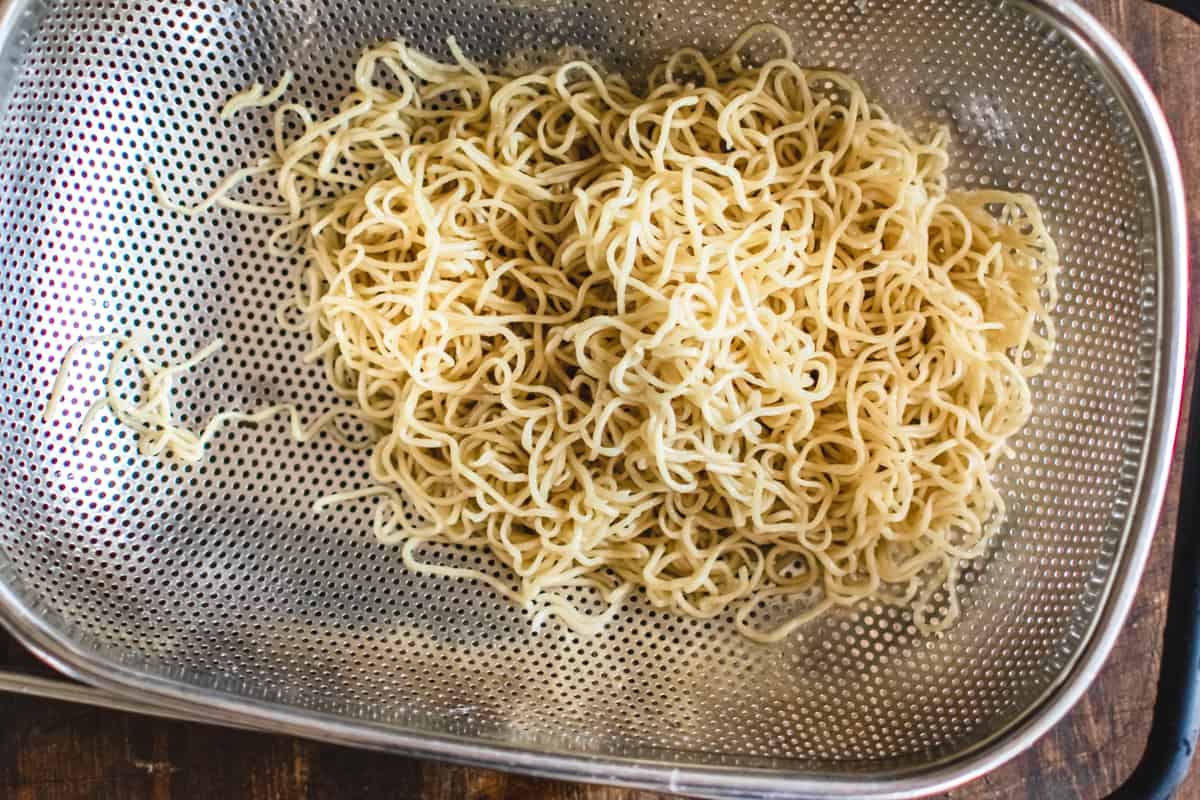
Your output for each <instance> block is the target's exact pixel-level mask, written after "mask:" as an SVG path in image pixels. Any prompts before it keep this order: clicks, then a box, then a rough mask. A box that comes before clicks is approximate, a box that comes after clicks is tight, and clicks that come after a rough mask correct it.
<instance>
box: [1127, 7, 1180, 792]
mask: <svg viewBox="0 0 1200 800" xmlns="http://www.w3.org/2000/svg"><path fill="white" fill-rule="evenodd" d="M1163 5H1170V3H1163ZM1181 487H1182V491H1180V497H1179V517H1178V522H1177V524H1176V526H1175V554H1174V557H1173V559H1172V562H1171V592H1170V594H1169V595H1168V600H1167V623H1166V625H1165V626H1164V627H1163V647H1162V663H1161V664H1160V666H1159V672H1158V693H1157V695H1156V696H1155V698H1154V718H1153V720H1152V721H1151V723H1150V735H1149V737H1148V738H1147V739H1146V749H1145V751H1144V752H1143V753H1142V759H1141V761H1139V762H1138V765H1137V766H1136V767H1135V768H1134V770H1133V772H1132V773H1131V774H1130V775H1129V777H1128V778H1127V779H1126V780H1125V783H1123V784H1121V786H1120V788H1118V789H1117V790H1116V791H1115V792H1113V793H1112V794H1111V795H1109V797H1108V800H1167V798H1170V797H1171V796H1172V795H1173V794H1174V793H1175V790H1176V789H1178V788H1179V785H1180V784H1181V783H1183V779H1184V778H1186V777H1187V774H1188V768H1189V767H1190V765H1191V761H1192V754H1193V753H1194V752H1195V750H1196V742H1197V739H1200V364H1197V365H1193V368H1192V401H1191V413H1190V414H1189V415H1188V432H1187V440H1186V442H1185V444H1184V451H1183V482H1182V484H1181Z"/></svg>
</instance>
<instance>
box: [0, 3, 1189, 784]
mask: <svg viewBox="0 0 1200 800" xmlns="http://www.w3.org/2000/svg"><path fill="white" fill-rule="evenodd" d="M1084 5H1085V6H1087V7H1088V8H1089V9H1090V10H1091V11H1092V12H1093V13H1095V14H1096V15H1097V16H1098V17H1099V18H1100V20H1101V22H1103V23H1104V24H1105V25H1106V26H1107V27H1108V29H1109V30H1110V31H1112V32H1113V33H1114V34H1115V35H1116V36H1117V38H1118V39H1119V40H1121V41H1122V42H1123V43H1124V44H1125V46H1126V47H1127V48H1128V49H1129V51H1130V52H1131V53H1132V54H1133V56H1134V59H1135V60H1136V61H1137V63H1138V65H1139V66H1140V67H1141V68H1142V70H1143V71H1144V72H1145V74H1146V76H1147V78H1148V79H1149V81H1150V83H1151V85H1152V86H1154V87H1155V89H1156V91H1157V92H1158V94H1159V97H1160V98H1161V100H1162V103H1163V107H1164V109H1165V111H1166V114H1167V117H1168V119H1169V120H1170V121H1171V124H1172V127H1173V129H1174V131H1175V135H1176V139H1177V142H1178V145H1179V149H1180V156H1181V158H1182V160H1183V165H1184V170H1185V177H1186V181H1187V186H1188V188H1189V193H1190V194H1193V196H1194V194H1195V190H1196V189H1197V188H1200V103H1197V98H1200V69H1197V67H1198V66H1200V55H1198V54H1200V26H1194V25H1191V24H1190V23H1188V22H1187V21H1186V20H1184V19H1183V18H1182V17H1179V16H1177V15H1175V14H1173V13H1171V12H1168V11H1163V10H1159V9H1156V8H1153V7H1151V6H1149V5H1148V4H1146V3H1144V2H1140V0H1093V2H1085V3H1084ZM1197 208H1200V203H1197V204H1195V206H1194V207H1193V209H1192V210H1191V211H1190V214H1191V219H1190V223H1191V231H1192V253H1191V255H1192V263H1200V262H1198V261H1197V246H1196V241H1197V239H1200V214H1198V212H1197ZM1193 274H1194V275H1196V277H1197V278H1200V274H1198V273H1197V272H1196V271H1194V272H1193ZM1197 282H1200V280H1198V281H1197ZM1190 306H1191V308H1193V309H1195V308H1200V292H1198V290H1197V287H1196V285H1195V284H1193V287H1192V297H1191V303H1190ZM1196 322H1197V320H1193V327H1192V331H1191V335H1190V337H1189V342H1190V350H1189V352H1190V353H1191V358H1192V359H1194V358H1195V352H1196V346H1197V342H1198V341H1200V337H1198V336H1197V333H1198V330H1197V326H1196ZM1185 407H1186V403H1185ZM1179 455H1180V454H1177V456H1176V464H1175V466H1174V470H1173V473H1172V475H1173V477H1172V481H1171V488H1170V492H1169V496H1168V501H1167V507H1166V510H1165V513H1164V516H1163V524H1162V527H1161V529H1160V531H1159V533H1158V536H1157V538H1156V540H1155V542H1154V546H1153V550H1152V553H1151V556H1150V562H1149V566H1148V568H1147V571H1146V575H1145V577H1144V579H1143V581H1142V585H1141V589H1140V592H1139V594H1138V597H1137V601H1136V604H1135V606H1134V608H1133V611H1132V613H1131V615H1130V618H1129V621H1128V623H1127V624H1126V626H1125V629H1124V631H1123V632H1122V635H1121V637H1120V639H1119V641H1118V642H1117V646H1116V648H1115V650H1114V651H1113V653H1112V656H1111V657H1110V658H1109V660H1108V663H1107V664H1106V666H1105V667H1104V670H1103V671H1102V672H1101V674H1100V676H1099V678H1098V679H1097V680H1096V682H1095V684H1094V685H1093V687H1092V688H1091V690H1090V691H1089V692H1088V694H1087V695H1086V697H1085V698H1084V699H1083V700H1082V701H1081V702H1080V703H1079V705H1078V706H1077V707H1076V708H1075V709H1074V710H1073V711H1072V712H1071V713H1070V714H1069V715H1068V716H1067V717H1066V718H1065V719H1064V720H1063V721H1062V722H1061V723H1060V724H1059V725H1058V726H1057V727H1056V728H1055V729H1054V730H1053V731H1051V732H1050V733H1049V734H1048V735H1047V736H1045V737H1044V738H1043V739H1042V740H1041V741H1040V742H1038V744H1037V745H1036V746H1035V747H1033V748H1032V749H1031V750H1029V751H1028V752H1026V753H1025V754H1023V755H1022V756H1020V757H1018V758H1016V759H1015V760H1013V761H1012V762H1010V763H1008V764H1006V765H1004V766H1003V767H1001V768H999V769H997V770H995V771H994V772H993V773H991V774H990V775H988V776H986V777H984V778H982V779H980V780H978V781H976V782H974V783H972V784H970V785H968V786H965V787H963V788H961V789H959V790H957V791H955V792H953V793H951V794H950V795H946V797H949V798H953V800H1000V799H1001V798H1004V800H1009V798H1029V800H1035V799H1036V800H1058V799H1059V798H1062V800H1066V799H1067V798H1081V799H1086V798H1097V797H1103V796H1105V795H1106V794H1107V793H1108V792H1109V791H1110V790H1111V789H1113V788H1115V787H1116V786H1117V785H1118V784H1119V783H1120V782H1121V780H1122V779H1123V778H1124V777H1125V776H1126V775H1127V774H1128V773H1129V772H1130V770H1131V769H1132V768H1133V765H1134V764H1135V763H1136V762H1137V760H1138V758H1139V757H1140V755H1141V752H1142V749H1143V746H1144V744H1145V740H1146V735H1147V731H1148V728H1149V724H1150V716H1151V711H1152V708H1153V702H1154V680H1155V675H1156V674H1157V664H1158V659H1159V653H1160V650H1161V641H1160V637H1161V630H1162V625H1163V620H1164V614H1165V609H1166V600H1167V597H1166V594H1167V585H1168V576H1169V572H1170V551H1171V544H1172V542H1173V539H1174V534H1175V530H1174V527H1175V515H1176V507H1177V503H1178V498H1179V492H1180V469H1179V466H1180V465H1179V463H1178V462H1179V460H1180V459H1179ZM1192 533H1193V534H1194V533H1195V532H1192ZM27 659H28V657H27V656H25V655H23V654H22V653H21V652H20V651H19V648H17V647H16V646H15V645H14V644H13V643H12V642H11V641H10V640H6V639H4V638H3V635H2V634H0V663H15V662H26V661H27ZM0 797H4V798H14V800H59V799H60V798H62V799H64V800H65V799H66V798H71V799H74V798H151V799H152V800H159V799H160V798H205V799H206V800H207V798H243V797H246V798H256V799H258V798H262V799H263V800H272V799H274V798H311V800H324V798H330V799H331V800H333V798H337V799H338V800H342V799H343V798H366V797H396V798H417V797H424V798H431V799H432V800H451V798H453V799H454V800H458V798H479V799H480V800H483V799H484V798H486V800H502V799H503V800H507V799H509V798H511V799H512V800H526V799H527V798H541V799H542V800H635V799H636V800H653V799H654V798H661V797H664V795H656V794H653V793H647V792H638V791H631V790H624V789H614V788H608V787H596V786H584V785H579V784H569V783H564V782H560V781H545V780H538V779H533V778H524V777H519V776H512V775H506V774H503V773H498V772H492V771H486V770H477V769H468V768H464V767H456V766H450V765H445V764H439V763H435V762H430V761H421V760H417V759H411V758H402V757H398V756H388V755H381V754H378V753H370V752H365V751H357V750H351V749H348V748H344V747H335V746H332V745H324V744H319V743H315V742H309V741H304V740H299V739H292V738H287V737H281V736H270V735H265V734H255V733H246V732H242V731H233V730H226V729H222V728H215V727H211V726H205V725H197V724H188V723H180V722H170V721H165V720H158V719H152V718H148V717H141V716H138V715H133V714H124V713H119V712H113V711H106V710H100V709H93V708H87V707H82V706H73V705H69V704H66V703H57V702H49V701H45V700H41V699H37V698H31V697H25V696H16V695H0ZM1179 797H1181V798H1200V776H1198V775H1197V773H1196V771H1193V774H1192V776H1191V777H1190V778H1189V780H1188V782H1187V783H1186V784H1185V786H1184V789H1183V791H1182V792H1181V793H1180V795H1179Z"/></svg>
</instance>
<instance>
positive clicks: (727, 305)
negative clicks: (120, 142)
mask: <svg viewBox="0 0 1200 800" xmlns="http://www.w3.org/2000/svg"><path fill="white" fill-rule="evenodd" d="M752 36H756V37H774V46H776V47H777V48H778V51H779V52H778V57H775V58H770V59H769V60H766V61H765V62H764V63H761V65H758V66H753V65H751V64H749V63H747V59H746V58H745V57H744V56H743V50H744V49H745V45H746V43H747V41H748V40H749V39H750V37H752ZM449 48H450V52H451V55H452V61H451V62H450V63H442V62H439V61H436V60H434V59H433V58H431V57H429V56H427V55H424V54H422V53H420V52H418V51H416V50H414V49H412V48H410V47H408V46H406V45H405V44H404V43H402V42H389V43H385V44H381V45H379V46H377V47H373V48H370V49H369V50H367V51H366V52H365V53H364V54H363V56H362V58H361V59H360V61H359V62H358V65H357V68H356V70H355V73H354V89H353V90H352V91H351V92H350V93H349V94H348V95H347V96H346V97H345V99H344V100H343V101H342V102H341V103H340V105H338V106H337V107H336V109H334V110H333V111H332V113H330V114H329V115H328V116H321V115H320V114H318V113H316V112H314V111H313V110H311V109H309V108H307V107H305V106H303V105H299V104H296V103H290V102H289V103H285V104H283V105H281V106H279V107H278V109H277V110H276V111H275V117H274V125H275V143H274V155H272V156H271V157H269V158H267V159H264V160H263V161H261V162H259V163H258V164H256V165H254V166H251V167H248V168H246V169H244V170H241V171H239V172H237V173H235V174H234V175H231V176H230V177H229V178H228V179H227V180H226V181H225V182H223V183H222V184H221V185H220V186H218V187H217V190H216V191H215V192H214V194H213V195H212V196H211V197H209V198H208V199H207V200H206V201H204V202H202V203H200V204H199V205H198V206H195V207H184V206H180V205H179V204H177V203H175V202H174V201H173V200H171V198H170V197H168V196H167V194H166V192H165V191H164V190H163V188H162V187H161V185H160V184H159V183H158V181H157V179H154V187H155V191H156V192H157V193H158V195H159V198H160V200H161V202H163V203H164V204H165V205H168V206H170V207H172V208H175V209H177V210H179V211H181V212H185V213H190V214H196V213H201V212H203V211H204V210H205V209H206V208H209V207H211V206H213V205H222V206H226V207H229V208H233V209H237V210H242V211H250V212H255V213H261V214H272V215H278V216H280V217H282V218H283V219H282V224H281V226H280V229H279V232H278V233H277V234H276V236H275V237H274V238H273V240H272V242H273V247H274V248H276V249H278V250H289V251H291V252H295V253H296V254H299V255H300V257H301V258H302V259H303V261H304V270H303V275H302V276H301V278H300V287H301V288H300V291H299V292H298V294H297V296H296V297H295V298H294V300H293V301H291V302H290V303H289V304H288V305H287V306H286V307H285V308H283V309H281V311H280V314H279V321H280V323H281V325H282V326H283V327H285V328H288V329H290V330H299V329H305V330H307V331H308V333H309V334H310V335H311V337H312V341H313V349H312V359H313V360H314V361H317V362H319V363H320V364H321V365H322V366H323V369H324V372H325V375H326V376H327V378H328V381H329V383H330V384H331V386H332V387H333V389H334V390H335V391H336V392H337V394H338V395H340V396H341V397H342V398H343V399H344V401H345V402H346V403H347V405H348V410H349V411H350V412H351V414H352V415H353V416H354V417H355V418H356V419H358V420H359V421H361V422H365V423H366V424H367V430H368V431H369V432H371V433H372V442H371V445H370V447H371V450H370V479H371V480H370V482H369V483H368V484H366V485H365V486H364V487H363V488H362V489H361V490H358V491H353V492H346V493H342V494H338V495H333V496H330V497H329V498H326V499H325V500H324V501H322V503H321V504H320V505H327V504H329V503H333V502H339V501H346V500H349V499H352V498H361V497H368V496H378V497H379V498H380V503H381V505H380V507H379V510H378V514H377V516H376V518H375V531H376V533H377V535H378V536H379V538H380V539H382V540H383V541H385V542H392V543H396V544H398V545H399V546H400V548H401V552H402V554H403V559H404V561H405V563H406V564H407V565H408V566H409V567H410V568H411V569H413V570H415V571H418V572H422V573H427V574H434V575H441V576H452V577H460V578H470V579H475V580H479V581H482V582H484V583H486V584H488V585H489V586H491V587H492V588H493V589H494V590H495V591H496V592H498V593H500V594H502V595H504V596H505V597H508V598H510V599H511V600H512V601H513V602H515V603H519V604H522V605H524V606H526V607H529V608H531V609H536V610H537V611H538V612H539V613H540V614H541V615H543V616H546V615H552V616H555V617H558V618H559V619H560V620H561V621H562V622H563V623H565V624H566V625H567V626H569V627H570V628H572V629H574V630H577V631H581V632H586V631H592V630H595V629H597V628H598V627H599V626H601V625H603V624H604V623H605V622H606V621H607V620H608V619H610V618H611V617H612V616H613V615H614V614H615V613H617V611H618V609H619V608H620V606H621V605H622V604H623V603H624V601H625V600H626V598H628V597H630V595H631V594H633V593H635V592H640V593H641V594H642V595H644V599H645V601H646V602H648V603H649V604H651V605H652V606H654V607H658V608H662V609H668V610H670V611H672V612H677V613H679V614H684V615H687V616H690V617H700V618H711V617H717V616H721V615H726V614H731V615H732V619H733V620H734V622H735V624H736V625H737V626H738V627H739V629H740V630H741V631H742V632H743V633H745V634H746V635H747V636H750V637H752V638H754V639H758V640H764V641H766V640H776V639H780V638H782V637H785V636H787V635H788V634H789V633H791V632H792V631H794V630H795V629H796V628H798V627H799V626H801V625H803V624H804V623H806V622H807V621H809V620H812V619H813V618H815V617H817V616H819V615H821V614H823V613H825V612H827V611H828V610H829V609H830V608H832V607H835V606H847V605H852V604H854V603H857V602H858V601H860V600H862V599H864V598H874V599H875V600H877V601H880V602H893V603H901V604H905V605H907V606H908V607H910V608H911V609H912V613H913V617H914V619H915V621H916V623H917V624H918V626H920V627H921V628H922V629H926V630H930V629H939V628H941V627H943V626H945V625H947V624H949V623H950V622H952V621H953V619H954V618H955V617H956V616H957V614H958V607H957V600H956V596H957V594H956V591H955V583H956V581H957V578H958V574H959V571H960V569H961V567H962V565H963V564H964V562H966V561H967V560H969V559H972V558H974V557H976V556H978V555H980V554H981V553H983V552H984V550H985V548H986V546H987V543H988V539H989V536H990V535H991V533H992V532H993V531H994V530H995V529H996V527H997V526H998V525H999V524H1000V522H1001V520H1002V519H1003V515H1004V505H1003V502H1002V500H1001V497H1000V495H999V494H998V493H997V490H996V487H995V485H994V482H993V472H994V469H995V467H996V465H997V462H998V461H999V460H1000V459H1001V458H1002V457H1003V456H1004V454H1005V453H1006V452H1008V443H1009V440H1010V439H1011V437H1013V435H1014V434H1016V433H1017V432H1018V431H1019V430H1020V429H1021V427H1022V426H1023V425H1024V424H1025V423H1026V421H1027V420H1028V419H1029V417H1030V413H1031V398H1030V387H1029V383H1028V381H1029V379H1030V377H1032V376H1035V375H1037V374H1038V373H1039V372H1041V371H1042V370H1043V369H1044V367H1045V365H1046V363H1047V360H1048V359H1049V357H1050V355H1051V351H1052V347H1053V342H1054V327H1053V322H1052V319H1051V317H1050V313H1051V311H1052V309H1053V305H1054V298H1055V272H1056V269H1057V254H1056V250H1055V246H1054V243H1053V241H1052V240H1051V238H1050V236H1049V235H1048V233H1047V230H1046V227H1045V225H1044V224H1043V220H1042V216H1041V214H1040V212H1039V210H1038V207H1037V205H1036V204H1035V202H1034V201H1033V200H1032V199H1031V198H1030V197H1028V196H1026V195H1023V194H1015V193H1010V192H1006V191H993V190H983V191H974V190H973V191H957V190H953V189H951V188H950V187H949V186H948V184H947V178H946V170H947V164H948V157H947V146H948V135H947V133H946V131H944V130H933V131H931V132H929V133H928V134H927V135H924V136H918V135H916V134H914V133H912V132H910V131H909V130H906V129H905V128H904V127H902V126H901V125H899V124H897V123H896V122H894V121H893V120H892V119H891V118H889V116H888V115H887V113H885V111H884V110H883V109H881V108H880V107H879V106H878V105H875V104H873V103H872V102H870V101H869V100H868V99H867V97H866V95H865V94H864V92H863V90H862V89H861V88H860V86H859V85H858V84H857V83H856V82H855V81H854V80H853V79H851V78H850V77H849V76H847V75H845V74H843V73H840V72H836V71H831V70H822V69H802V68H801V67H799V66H798V65H797V63H796V58H795V54H794V53H793V51H792V44H791V42H790V40H789V39H788V38H787V37H786V36H785V35H783V34H782V32H780V31H778V29H775V28H771V27H767V26H759V27H756V28H754V29H751V30H749V31H747V32H746V34H744V35H743V36H742V37H741V38H740V39H739V40H738V41H737V42H735V43H734V44H733V46H732V47H731V49H730V50H728V51H727V52H725V53H723V54H721V55H719V56H716V57H715V58H709V57H706V56H705V55H703V54H702V53H700V52H698V51H696V50H694V49H684V50H681V51H679V52H677V53H675V54H674V55H672V56H671V57H670V58H669V59H667V60H666V61H665V62H664V63H662V64H661V65H660V66H659V67H658V68H656V69H655V70H654V71H653V72H652V73H651V74H650V75H649V77H648V80H647V81H646V86H645V88H644V89H643V90H635V89H634V88H633V87H632V86H631V85H630V84H628V83H626V82H625V81H624V80H623V79H622V78H620V77H618V76H616V75H611V74H606V73H605V72H604V71H603V70H601V69H600V68H599V67H597V66H595V65H593V64H591V63H587V62H584V61H574V62H571V63H567V64H563V65H561V66H554V67H547V68H544V69H540V70H537V71H534V72H530V73H528V74H523V75H519V76H515V77H514V76H507V75H500V74H493V73H490V72H488V71H485V70H484V69H483V68H482V67H480V66H478V65H476V64H475V63H473V62H471V61H470V60H469V59H467V58H466V57H465V56H464V55H463V53H462V52H461V51H460V50H459V48H458V47H457V45H456V44H455V42H454V41H453V40H451V41H450V42H449ZM288 77H290V75H289V76H285V83H284V88H280V89H278V91H272V92H271V93H270V94H269V96H265V95H264V94H263V91H262V88H261V87H254V88H252V89H251V90H249V91H248V92H246V93H243V95H239V96H238V98H237V99H236V102H231V103H230V104H229V105H228V106H226V111H227V112H229V113H233V112H234V111H236V110H237V109H238V108H240V107H243V106H257V105H262V104H264V103H267V102H270V101H271V100H274V99H277V98H278V97H279V96H280V95H282V94H283V92H284V89H285V88H286V79H287V78H288ZM249 176H269V178H270V179H271V180H272V181H273V182H274V184H275V186H276V188H277V190H278V200H277V202H275V203H270V204H262V203H257V202H247V201H242V200H238V199H236V192H233V191H231V190H233V189H234V188H235V187H236V185H237V183H238V182H239V181H241V180H243V179H245V178H247V177H249ZM152 177H153V176H152ZM325 421H326V422H328V420H327V419H326V420H325ZM155 422H156V424H158V425H159V426H160V428H159V429H160V430H161V429H162V426H163V425H164V424H168V423H164V422H163V419H162V418H161V417H155ZM168 422H169V421H168ZM185 444H187V445H188V446H187V447H184V448H182V449H178V450H177V452H176V454H177V455H178V456H189V457H199V452H198V450H197V448H196V447H192V446H191V441H190V440H188V441H187V442H185ZM201 449H202V448H201ZM408 504H411V508H414V509H415V511H416V512H417V513H416V514H415V515H414V514H411V513H408V512H409V509H410V506H409V505H408ZM435 543H440V544H446V543H449V544H455V545H464V546H470V547H473V548H479V549H480V550H482V551H484V552H486V553H487V554H489V555H490V556H491V557H493V558H494V559H496V560H497V561H499V562H502V564H503V566H504V568H505V569H504V570H503V571H502V574H503V577H496V575H495V574H493V573H491V572H484V571H482V570H476V569H470V568H464V567H461V566H448V565H447V564H448V563H451V562H446V561H444V560H439V559H438V558H436V557H435V556H433V555H431V554H430V552H429V546H430V545H431V544H435ZM597 599H599V600H600V601H601V602H602V605H601V606H599V607H598V606H597V605H596V600H597ZM938 609H940V610H938Z"/></svg>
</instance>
